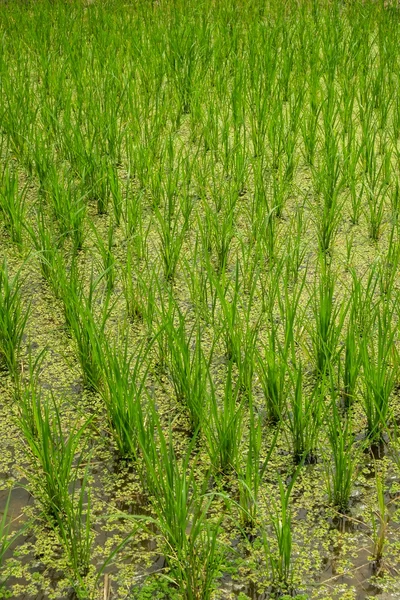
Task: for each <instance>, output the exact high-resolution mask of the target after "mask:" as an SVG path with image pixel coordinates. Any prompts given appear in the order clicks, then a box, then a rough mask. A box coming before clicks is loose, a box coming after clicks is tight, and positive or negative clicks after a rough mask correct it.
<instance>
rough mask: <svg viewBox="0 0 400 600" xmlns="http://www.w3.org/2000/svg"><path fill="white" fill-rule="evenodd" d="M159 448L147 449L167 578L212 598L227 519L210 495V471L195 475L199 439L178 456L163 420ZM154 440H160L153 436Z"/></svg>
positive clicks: (191, 597)
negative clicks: (194, 457)
mask: <svg viewBox="0 0 400 600" xmlns="http://www.w3.org/2000/svg"><path fill="white" fill-rule="evenodd" d="M156 423H157V432H158V436H159V442H160V447H159V452H158V453H157V451H156V450H155V449H154V451H153V452H150V453H148V452H147V451H145V449H144V448H142V451H143V456H144V462H145V465H146V477H147V480H148V481H150V482H151V483H150V485H151V490H152V495H151V504H152V508H153V511H154V514H155V519H154V522H155V524H156V526H157V529H158V530H159V532H160V536H161V540H162V544H163V552H164V556H165V560H166V563H167V566H168V568H169V572H168V575H166V577H167V580H168V581H170V582H171V583H173V584H175V585H176V586H177V587H178V588H179V592H180V594H182V597H183V598H185V599H186V600H209V599H210V598H211V596H212V592H213V590H214V587H215V582H216V579H217V578H218V576H219V575H220V566H221V560H222V552H221V547H220V543H219V540H218V535H219V532H220V528H221V521H222V517H214V516H213V515H211V514H210V510H211V505H212V500H213V494H207V493H206V490H207V485H208V474H207V473H205V474H204V477H203V479H202V481H201V482H200V483H198V482H197V480H196V477H195V463H194V464H192V463H190V456H191V453H192V450H193V446H194V443H195V441H196V438H195V437H194V438H193V440H192V442H191V444H190V445H189V448H188V449H187V450H186V452H185V453H184V455H183V458H182V459H180V460H179V459H178V458H177V456H176V452H175V450H174V448H173V444H172V431H171V428H170V430H169V434H168V437H167V438H166V437H165V435H164V434H163V432H162V430H161V428H160V424H159V421H158V419H156ZM153 440H154V438H153Z"/></svg>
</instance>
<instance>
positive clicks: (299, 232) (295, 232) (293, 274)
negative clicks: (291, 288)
mask: <svg viewBox="0 0 400 600" xmlns="http://www.w3.org/2000/svg"><path fill="white" fill-rule="evenodd" d="M303 235H304V212H303V207H300V208H299V209H298V210H297V211H296V213H295V215H294V217H293V218H292V219H291V223H290V234H289V235H288V240H287V246H286V248H287V250H286V256H287V260H286V273H287V280H288V281H290V282H292V283H293V284H294V285H295V284H296V283H297V282H298V278H299V272H300V269H301V267H302V265H303V263H304V260H305V258H306V251H307V249H306V245H305V244H304V239H303Z"/></svg>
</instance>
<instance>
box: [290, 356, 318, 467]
mask: <svg viewBox="0 0 400 600" xmlns="http://www.w3.org/2000/svg"><path fill="white" fill-rule="evenodd" d="M289 375H290V381H291V390H290V392H289V394H288V395H287V407H286V419H285V425H286V427H285V432H286V434H287V435H288V436H289V439H290V440H291V442H292V449H293V458H294V461H295V463H296V464H299V463H301V462H302V461H304V462H306V463H312V462H315V460H316V455H315V446H316V442H317V439H318V434H319V430H320V427H321V408H322V407H321V404H322V402H321V398H320V396H319V394H318V391H319V387H318V386H316V387H314V389H313V390H312V391H311V393H310V392H308V390H307V393H306V392H305V391H304V390H303V367H302V365H301V364H299V365H297V367H296V368H295V370H294V372H293V373H292V372H291V371H290V372H289Z"/></svg>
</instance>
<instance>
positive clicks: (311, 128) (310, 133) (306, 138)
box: [301, 104, 322, 166]
mask: <svg viewBox="0 0 400 600" xmlns="http://www.w3.org/2000/svg"><path fill="white" fill-rule="evenodd" d="M321 106H322V105H321V104H320V105H319V107H315V108H312V107H311V110H309V111H308V112H307V114H306V117H305V118H304V119H302V122H301V135H302V139H303V147H304V156H305V159H306V162H307V163H308V164H309V165H310V166H313V165H314V157H315V152H316V149H317V144H318V121H319V115H320V112H321Z"/></svg>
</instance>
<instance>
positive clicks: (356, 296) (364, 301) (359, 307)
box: [351, 268, 378, 338]
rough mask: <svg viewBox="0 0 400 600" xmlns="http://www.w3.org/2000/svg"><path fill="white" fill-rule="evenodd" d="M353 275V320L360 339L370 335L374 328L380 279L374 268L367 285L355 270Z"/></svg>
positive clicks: (370, 272) (369, 274)
mask: <svg viewBox="0 0 400 600" xmlns="http://www.w3.org/2000/svg"><path fill="white" fill-rule="evenodd" d="M351 273H352V288H351V298H352V309H351V312H352V318H353V319H354V324H355V328H356V332H357V336H358V337H363V338H364V337H365V336H367V335H369V333H370V329H371V326H372V321H373V318H374V315H375V313H376V307H377V299H376V287H377V284H378V278H377V277H376V272H375V269H374V268H372V269H371V270H370V271H369V273H368V278H367V280H366V284H365V285H363V283H362V280H361V278H359V277H358V276H357V273H356V271H355V270H354V269H353V270H352V271H351Z"/></svg>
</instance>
